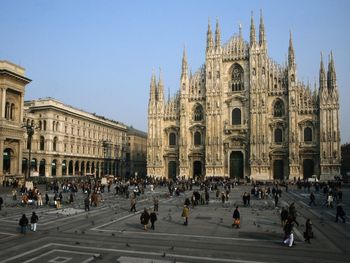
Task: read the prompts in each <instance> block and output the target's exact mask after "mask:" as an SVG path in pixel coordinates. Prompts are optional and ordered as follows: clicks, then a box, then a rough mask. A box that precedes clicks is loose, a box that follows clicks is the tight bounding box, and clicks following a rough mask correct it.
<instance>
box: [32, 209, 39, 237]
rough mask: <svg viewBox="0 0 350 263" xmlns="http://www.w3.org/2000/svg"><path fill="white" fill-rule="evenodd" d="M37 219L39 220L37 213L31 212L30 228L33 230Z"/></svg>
mask: <svg viewBox="0 0 350 263" xmlns="http://www.w3.org/2000/svg"><path fill="white" fill-rule="evenodd" d="M38 221H39V217H38V215H37V214H36V213H35V212H33V213H32V216H31V217H30V230H32V231H34V232H35V231H36V225H37V223H38Z"/></svg>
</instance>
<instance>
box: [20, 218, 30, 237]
mask: <svg viewBox="0 0 350 263" xmlns="http://www.w3.org/2000/svg"><path fill="white" fill-rule="evenodd" d="M19 225H20V227H21V233H22V234H23V235H25V234H26V233H27V227H28V218H27V217H26V215H25V214H23V215H22V217H21V219H20V220H19Z"/></svg>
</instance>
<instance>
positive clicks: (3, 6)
mask: <svg viewBox="0 0 350 263" xmlns="http://www.w3.org/2000/svg"><path fill="white" fill-rule="evenodd" d="M260 9H262V11H263V15H264V21H265V31H266V37H267V43H268V53H269V56H270V57H271V58H273V59H274V60H275V61H276V62H278V63H279V64H284V63H285V61H286V56H287V51H288V41H289V31H290V30H291V31H292V34H293V45H294V49H295V56H296V63H297V70H298V78H299V79H300V80H302V81H304V82H308V81H310V82H311V83H312V84H313V83H314V81H315V80H317V82H318V71H319V64H320V52H323V54H324V57H325V58H326V63H327V57H328V54H329V52H330V51H331V50H332V51H333V55H334V59H335V67H336V72H337V81H338V87H339V93H340V107H341V108H340V119H341V137H342V143H345V142H350V122H349V117H348V116H347V115H348V114H349V113H350V103H348V101H347V98H349V97H350V74H349V73H350V71H349V70H350V50H349V49H350V47H349V46H350V45H349V43H350V26H349V25H350V16H349V13H350V1H348V0H308V1H304V0H293V1H280V0H270V1H261V0H260V1H258V0H251V1H249V0H246V1H241V0H225V1H224V0H216V1H214V0H212V1H209V0H201V1H195V0H176V1H175V0H174V1H161V0H158V1H157V0H147V1H136V0H133V1H130V0H125V1H117V0H74V1H72V0H51V1H48V0H28V1H24V0H22V1H20V0H0V60H9V61H11V62H13V63H16V64H19V65H21V66H22V67H24V68H26V75H27V77H29V78H30V79H32V80H33V81H32V82H31V83H30V84H29V85H28V86H27V89H26V94H25V99H26V100H30V99H37V98H45V97H53V98H56V99H58V100H60V101H62V102H63V103H65V104H68V105H72V106H74V107H76V108H79V109H83V110H85V111H88V112H91V113H97V114H98V115H103V116H105V117H107V118H111V119H114V120H117V121H121V122H123V123H125V124H127V125H132V126H133V127H135V128H137V129H140V130H143V131H147V106H148V97H149V84H150V79H151V74H152V70H154V71H155V72H156V74H159V69H160V68H161V71H162V75H163V80H164V84H165V90H166V93H168V92H169V91H170V94H174V93H175V92H176V91H177V90H178V87H179V82H180V74H181V60H182V52H183V48H184V46H185V47H186V51H187V58H188V63H189V68H190V69H191V70H192V72H195V71H196V70H197V69H198V68H199V67H200V66H201V65H202V64H203V63H204V61H205V46H206V31H207V26H208V18H210V20H211V25H212V28H215V20H216V18H218V20H219V22H220V27H221V37H222V43H225V42H226V41H227V40H228V39H229V38H230V37H231V36H232V35H233V34H237V33H238V25H239V24H240V23H241V24H242V29H243V36H244V38H245V39H246V40H248V39H249V26H250V16H251V11H253V13H254V18H255V22H256V27H257V28H258V22H259V12H260ZM317 84H318V83H317ZM166 96H167V95H166Z"/></svg>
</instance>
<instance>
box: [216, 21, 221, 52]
mask: <svg viewBox="0 0 350 263" xmlns="http://www.w3.org/2000/svg"><path fill="white" fill-rule="evenodd" d="M220 46H221V33H220V27H219V19H218V18H216V28H215V48H218V47H220Z"/></svg>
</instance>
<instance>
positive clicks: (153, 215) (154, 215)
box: [149, 211, 157, 230]
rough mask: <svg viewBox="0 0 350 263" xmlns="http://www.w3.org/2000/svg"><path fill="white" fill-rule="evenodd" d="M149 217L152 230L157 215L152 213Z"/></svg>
mask: <svg viewBox="0 0 350 263" xmlns="http://www.w3.org/2000/svg"><path fill="white" fill-rule="evenodd" d="M149 216H150V219H151V229H153V230H154V223H155V222H156V221H157V214H156V212H155V211H152V212H151V214H150V215H149Z"/></svg>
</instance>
